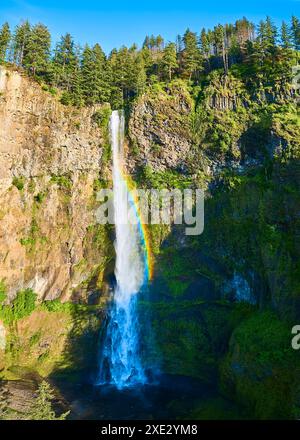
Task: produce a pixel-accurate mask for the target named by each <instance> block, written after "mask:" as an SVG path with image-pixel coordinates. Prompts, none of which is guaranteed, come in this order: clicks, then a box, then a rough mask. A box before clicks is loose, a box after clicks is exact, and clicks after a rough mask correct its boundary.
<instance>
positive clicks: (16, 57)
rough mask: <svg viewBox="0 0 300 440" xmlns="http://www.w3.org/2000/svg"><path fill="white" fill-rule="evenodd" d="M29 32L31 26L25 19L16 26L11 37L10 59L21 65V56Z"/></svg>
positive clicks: (24, 49)
mask: <svg viewBox="0 0 300 440" xmlns="http://www.w3.org/2000/svg"><path fill="white" fill-rule="evenodd" d="M30 33H31V26H30V23H29V22H28V21H25V22H23V23H21V24H19V25H18V26H16V28H15V31H14V35H13V37H12V48H11V56H10V59H11V61H12V62H14V63H15V64H17V65H18V66H22V65H23V58H24V55H25V53H26V47H27V44H28V40H29V37H30Z"/></svg>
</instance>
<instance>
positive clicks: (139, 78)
mask: <svg viewBox="0 0 300 440" xmlns="http://www.w3.org/2000/svg"><path fill="white" fill-rule="evenodd" d="M134 71H135V75H136V77H135V81H134V82H135V87H134V88H135V93H136V94H137V95H141V94H142V93H143V92H144V90H145V87H146V81H147V75H146V71H145V62H144V59H143V56H142V55H141V54H138V55H137V56H136V58H135V61H134Z"/></svg>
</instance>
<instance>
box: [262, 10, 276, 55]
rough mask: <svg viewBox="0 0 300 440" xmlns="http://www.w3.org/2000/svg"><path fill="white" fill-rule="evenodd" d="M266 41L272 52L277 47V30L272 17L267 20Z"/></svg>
mask: <svg viewBox="0 0 300 440" xmlns="http://www.w3.org/2000/svg"><path fill="white" fill-rule="evenodd" d="M265 39H266V43H267V47H268V49H269V50H270V51H272V50H273V49H274V48H275V46H276V40H277V28H276V26H275V25H274V24H273V22H272V21H271V19H270V17H267V18H266V25H265Z"/></svg>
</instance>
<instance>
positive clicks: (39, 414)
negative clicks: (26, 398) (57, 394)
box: [28, 380, 70, 420]
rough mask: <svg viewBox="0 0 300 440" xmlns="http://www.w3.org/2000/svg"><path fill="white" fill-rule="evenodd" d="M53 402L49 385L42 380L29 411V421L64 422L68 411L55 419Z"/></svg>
mask: <svg viewBox="0 0 300 440" xmlns="http://www.w3.org/2000/svg"><path fill="white" fill-rule="evenodd" d="M53 400H54V392H53V390H52V389H51V387H50V385H49V384H48V383H47V382H46V381H45V380H44V381H43V382H41V384H40V385H39V388H38V391H37V397H36V399H35V401H34V404H33V405H32V408H31V409H30V411H29V414H28V419H29V420H65V419H66V417H67V416H68V414H69V413H70V411H68V412H66V413H64V414H62V415H60V416H59V417H56V414H55V411H54V410H53V408H52V401H53Z"/></svg>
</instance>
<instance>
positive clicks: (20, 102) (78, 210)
mask: <svg viewBox="0 0 300 440" xmlns="http://www.w3.org/2000/svg"><path fill="white" fill-rule="evenodd" d="M96 110H98V111H99V108H98V109H95V108H89V109H80V110H77V109H73V108H68V107H65V106H63V105H61V104H60V103H59V102H58V100H57V99H55V97H53V96H51V94H50V93H48V92H46V91H43V90H42V89H41V87H40V86H39V85H38V84H36V83H35V82H33V81H31V80H30V79H28V78H27V77H24V76H22V75H21V74H20V73H18V72H16V71H12V70H7V69H5V68H1V70H0V218H1V222H0V280H1V279H2V281H3V282H4V283H5V286H6V290H7V293H8V297H9V298H12V297H13V296H14V295H15V293H16V292H17V291H18V290H20V289H24V288H31V289H33V290H34V291H35V292H36V293H37V294H38V296H39V297H40V298H44V299H45V298H46V299H53V298H57V297H60V298H62V297H63V298H64V299H68V298H70V296H71V295H72V292H73V291H74V289H75V290H76V287H78V286H79V285H81V284H82V283H84V282H88V279H89V278H91V277H93V276H94V278H96V284H97V282H99V283H101V273H103V270H104V268H105V262H106V261H107V260H108V255H109V254H110V251H108V250H107V247H108V246H109V243H108V238H107V236H106V233H105V231H104V230H99V228H97V225H95V219H94V214H93V207H94V189H95V188H94V186H95V185H94V183H95V181H96V180H97V179H98V177H99V170H100V168H101V164H102V160H101V157H102V154H103V148H102V145H103V136H104V135H103V132H102V131H101V129H100V128H99V127H98V126H97V124H95V123H94V122H93V114H94V113H95V111H96ZM99 276H100V278H99ZM99 283H98V284H99Z"/></svg>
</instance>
